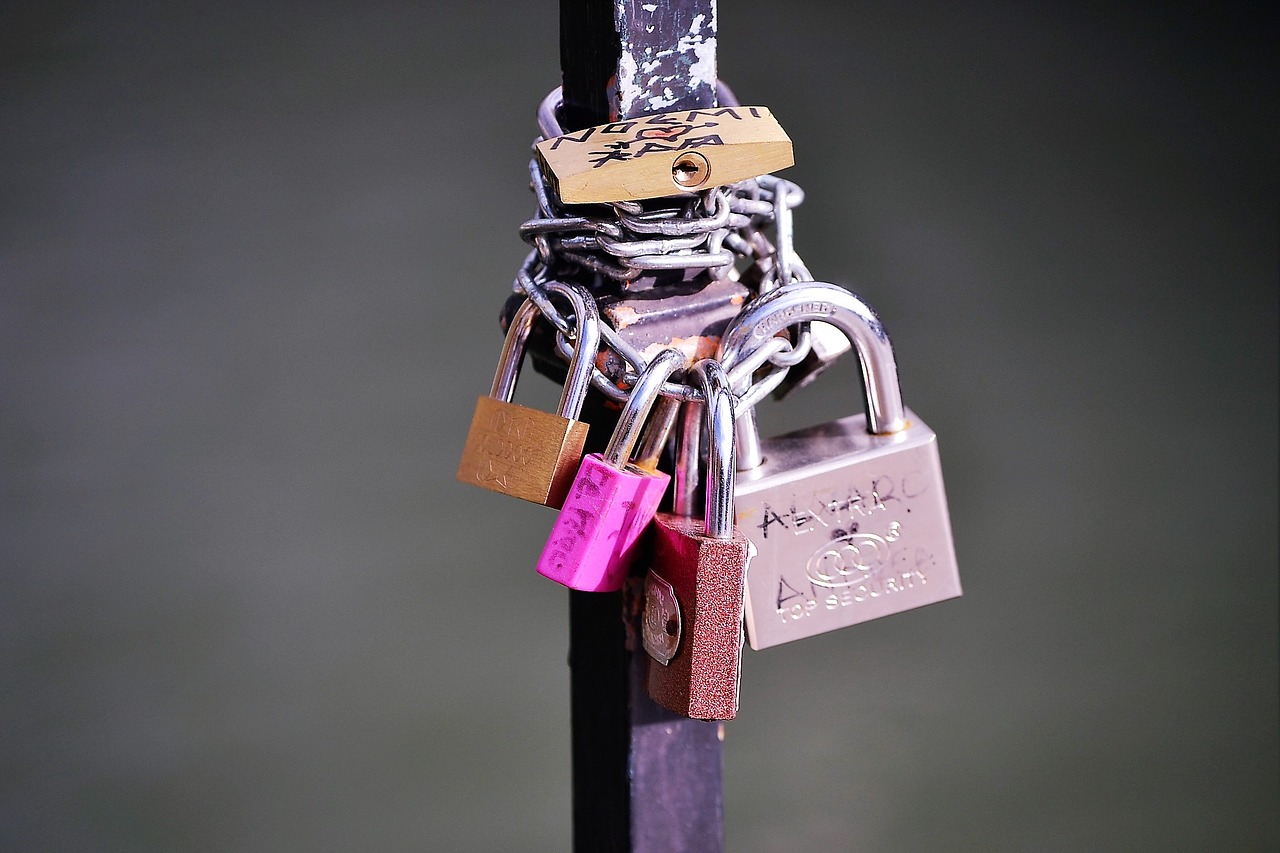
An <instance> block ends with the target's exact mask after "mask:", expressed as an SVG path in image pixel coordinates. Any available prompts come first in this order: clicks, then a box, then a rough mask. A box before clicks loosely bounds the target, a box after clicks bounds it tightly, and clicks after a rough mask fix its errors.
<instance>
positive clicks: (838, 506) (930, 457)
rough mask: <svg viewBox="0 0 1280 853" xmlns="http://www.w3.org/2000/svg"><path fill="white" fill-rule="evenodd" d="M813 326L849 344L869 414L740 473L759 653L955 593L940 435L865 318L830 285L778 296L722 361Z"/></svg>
mask: <svg viewBox="0 0 1280 853" xmlns="http://www.w3.org/2000/svg"><path fill="white" fill-rule="evenodd" d="M806 320H807V321H811V322H813V321H820V322H823V323H828V324H830V325H831V326H834V327H835V328H837V329H839V330H840V331H841V332H843V333H844V335H845V336H846V337H847V338H848V339H849V340H850V342H852V344H853V346H854V349H855V350H856V351H857V354H858V358H859V360H860V362H861V366H862V379H863V384H864V387H865V389H866V414H859V415H851V416H849V417H845V418H841V419H840V420H837V421H832V422H831V423H826V424H821V425H819V426H813V427H808V428H806V429H802V430H798V431H796V432H791V433H787V434H786V435H780V436H775V437H773V438H766V439H761V440H760V441H759V447H760V452H761V455H762V456H763V462H762V463H761V464H759V465H758V466H756V467H754V468H752V469H750V470H746V471H739V472H738V478H737V486H736V489H735V508H736V513H737V522H738V527H739V528H740V529H741V530H742V532H743V533H745V534H746V535H747V536H748V537H749V538H750V539H751V541H752V542H753V543H754V544H755V546H756V551H757V554H756V557H755V559H754V560H753V562H752V566H751V571H750V573H748V575H747V593H746V602H745V611H746V612H745V616H746V623H747V636H748V638H749V640H750V642H751V647H752V648H754V649H763V648H767V647H769V646H776V645H778V644H780V643H786V642H790V641H791V640H799V639H802V638H804V637H809V636H812V635H814V634H819V633H822V632H824V631H831V630H834V629H836V628H843V627H846V626H849V625H855V624H857V623H859V622H866V621H868V620H870V619H877V618H879V617H881V616H888V615H890V614H893V613H899V612H901V611H904V610H909V609H912V608H915V607H921V606H923V605H926V604H933V603H934V602H937V601H942V600H944V599H948V598H954V597H956V596H958V595H960V592H961V591H960V575H959V571H958V569H957V567H956V558H955V549H954V546H953V545H952V541H951V521H950V518H949V516H948V513H947V498H946V493H945V492H944V490H943V485H942V466H941V463H940V461H939V458H938V442H937V436H935V435H934V432H933V430H931V429H929V427H927V426H926V425H925V424H924V422H923V421H921V420H920V419H919V417H917V416H916V415H915V414H914V413H913V412H911V411H909V410H907V409H905V408H904V407H903V405H902V394H901V391H900V390H899V387H898V371H897V364H896V361H895V359H894V355H893V347H892V345H891V344H890V342H889V337H888V335H887V334H886V333H885V330H884V326H883V325H882V324H881V323H880V320H879V318H878V317H877V316H876V314H875V312H874V311H872V310H871V308H870V306H868V305H867V304H866V303H865V302H863V301H862V300H861V299H859V298H858V297H857V296H855V295H854V294H852V293H850V292H849V291H847V290H845V289H844V288H842V287H837V286H836V285H833V284H826V283H822V282H813V281H806V282H795V283H792V284H788V285H784V286H782V287H780V288H778V289H776V290H774V291H771V292H770V293H768V294H767V295H765V296H762V297H761V298H760V299H758V300H756V301H755V302H754V303H753V304H752V305H750V306H748V308H747V309H746V310H745V311H743V313H742V314H741V315H740V316H739V317H738V319H737V320H735V321H734V323H733V324H732V325H731V326H730V327H729V329H728V330H726V332H725V335H724V338H723V342H722V345H721V356H720V358H721V361H723V362H724V363H725V364H726V365H727V366H732V365H733V364H734V363H735V362H737V361H740V360H741V359H743V358H745V357H746V356H748V355H750V353H751V352H753V351H754V350H755V349H756V348H758V347H760V346H762V345H764V343H765V342H767V341H768V340H769V339H770V338H772V337H773V336H774V335H775V334H777V333H778V332H780V331H782V330H783V329H786V328H787V327H789V326H792V325H794V324H796V323H801V322H804V321H806ZM750 423H753V421H751V420H749V419H744V418H740V419H739V424H740V425H743V424H750Z"/></svg>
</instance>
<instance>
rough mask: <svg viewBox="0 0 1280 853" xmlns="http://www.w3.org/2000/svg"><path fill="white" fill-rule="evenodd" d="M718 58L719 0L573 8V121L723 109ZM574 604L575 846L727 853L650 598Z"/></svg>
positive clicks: (564, 37)
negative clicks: (653, 630)
mask: <svg viewBox="0 0 1280 853" xmlns="http://www.w3.org/2000/svg"><path fill="white" fill-rule="evenodd" d="M715 58H716V11H715V0H652V2H644V1H643V0H561V2H560V62H561V71H562V73H563V94H564V104H563V108H562V111H561V116H560V119H561V124H562V126H563V127H564V128H565V130H578V129H581V128H584V127H589V126H591V125H594V124H602V123H604V122H607V121H610V120H613V119H618V118H635V117H638V116H641V115H647V114H651V113H659V112H667V111H671V110H680V109H696V108H702V107H710V106H714V105H715V89H716V61H715ZM694 333H695V334H696V333H697V332H694ZM593 423H594V422H593ZM694 428H695V429H696V428H697V427H696V426H695V427H694ZM607 432H608V428H607V426H606V425H604V424H596V428H595V429H593V430H592V441H593V442H597V441H598V442H600V443H603V438H604V435H603V434H606V433H607ZM694 464H695V466H696V460H695V462H694ZM695 479H696V475H695ZM680 481H681V482H685V480H684V478H683V477H681V478H680ZM569 595H570V600H569V666H570V669H571V690H572V696H571V714H572V722H573V843H574V850H575V851H577V853H681V851H688V853H720V851H723V849H724V821H723V810H724V809H723V796H722V785H721V740H722V738H723V727H722V726H721V725H720V724H718V723H714V722H702V721H699V720H689V719H686V718H684V717H681V716H679V715H676V714H672V713H671V712H669V711H667V710H666V709H665V708H662V707H661V706H659V705H657V704H655V703H654V702H653V701H651V700H650V699H649V697H648V696H647V695H646V693H645V688H644V684H645V667H646V665H647V659H648V658H647V655H646V654H645V652H644V649H643V647H642V645H641V643H640V639H639V638H640V623H639V619H640V610H641V605H642V602H643V596H642V593H640V592H639V591H638V590H635V591H633V590H630V589H629V590H626V591H624V592H621V593H605V594H601V593H586V592H577V591H571V592H570V593H569Z"/></svg>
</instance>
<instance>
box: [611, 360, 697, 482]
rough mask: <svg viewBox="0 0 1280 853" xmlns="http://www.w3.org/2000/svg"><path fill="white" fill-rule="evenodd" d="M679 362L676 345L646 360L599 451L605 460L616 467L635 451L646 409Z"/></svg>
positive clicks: (620, 466) (626, 461)
mask: <svg viewBox="0 0 1280 853" xmlns="http://www.w3.org/2000/svg"><path fill="white" fill-rule="evenodd" d="M682 366H684V353H682V352H680V351H679V350H677V349H664V350H663V351H662V352H660V353H658V354H657V355H656V356H654V359H653V361H651V362H649V366H648V367H646V368H645V369H644V372H643V373H641V374H640V378H639V379H637V380H636V384H635V386H634V387H633V388H632V389H631V396H629V397H628V398H627V402H626V405H624V406H623V407H622V414H620V415H619V416H618V425H617V427H615V428H614V430H613V434H612V435H611V436H609V443H608V444H607V445H606V446H605V448H604V453H603V454H601V455H602V457H603V459H604V461H605V462H606V463H608V464H609V465H611V466H612V467H614V468H618V469H623V468H625V467H626V465H627V463H628V462H629V461H630V460H631V454H632V453H634V452H635V447H636V442H637V441H639V439H640V433H641V431H642V429H643V428H644V424H645V421H647V420H648V419H649V412H650V411H651V410H652V409H653V405H654V403H656V402H658V397H659V396H660V394H659V392H660V391H661V390H662V385H663V383H665V382H666V381H667V380H668V379H669V378H670V377H671V374H672V373H675V372H676V370H678V369H679V368H681V367H682Z"/></svg>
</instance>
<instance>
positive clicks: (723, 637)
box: [642, 359, 751, 720]
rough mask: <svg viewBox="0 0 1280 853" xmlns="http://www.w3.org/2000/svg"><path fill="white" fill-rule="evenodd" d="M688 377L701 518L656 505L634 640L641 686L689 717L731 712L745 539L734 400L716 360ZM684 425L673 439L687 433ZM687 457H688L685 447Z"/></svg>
mask: <svg viewBox="0 0 1280 853" xmlns="http://www.w3.org/2000/svg"><path fill="white" fill-rule="evenodd" d="M691 376H692V378H693V379H694V380H695V381H696V382H697V384H698V385H699V387H700V388H701V389H702V393H703V395H704V396H705V397H706V400H707V403H706V410H705V418H706V421H707V437H708V441H709V443H710V444H709V448H708V452H707V471H708V476H707V486H706V507H705V512H704V516H705V517H704V518H701V519H699V518H692V517H689V516H683V515H674V514H671V513H658V515H657V516H656V517H655V519H654V545H653V547H654V555H653V568H652V569H651V570H650V572H649V575H648V577H646V579H645V613H644V623H643V632H642V636H643V640H644V647H645V650H646V651H647V652H648V653H649V656H650V657H651V658H652V660H650V661H649V666H648V670H649V671H648V677H647V688H648V692H649V696H650V697H651V698H652V699H653V700H654V701H655V702H657V703H658V704H659V705H662V706H663V707H664V708H667V709H669V710H671V711H674V712H676V713H677V714H683V715H685V716H687V717H693V718H694V719H699V720H731V719H733V717H734V716H735V715H736V714H737V712H738V681H739V673H740V670H741V660H742V638H743V633H742V601H743V592H744V589H745V586H746V575H747V565H748V563H749V562H750V560H751V545H750V543H749V542H748V541H747V539H746V537H745V536H743V535H742V533H741V531H739V530H738V529H737V527H735V526H734V523H733V486H734V477H735V471H736V459H735V444H734V404H733V394H732V393H731V392H730V390H729V382H728V378H727V377H726V376H725V372H724V368H723V367H721V366H720V363H719V362H717V361H714V360H712V359H705V360H703V361H700V362H698V363H697V364H696V365H694V367H693V370H692V371H691ZM690 432H692V433H694V435H696V429H695V430H692V431H688V430H687V431H686V433H685V435H684V436H682V441H684V442H689V441H696V438H693V437H692V436H691V435H690ZM687 455H691V456H693V457H694V458H693V459H692V460H690V461H689V464H691V465H695V466H696V465H697V458H696V455H695V454H687Z"/></svg>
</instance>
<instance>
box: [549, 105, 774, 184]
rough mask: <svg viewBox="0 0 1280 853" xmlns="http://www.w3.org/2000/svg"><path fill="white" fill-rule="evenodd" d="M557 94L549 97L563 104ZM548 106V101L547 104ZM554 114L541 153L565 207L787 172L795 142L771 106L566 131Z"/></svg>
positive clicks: (708, 109) (698, 112)
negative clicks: (782, 170) (561, 131)
mask: <svg viewBox="0 0 1280 853" xmlns="http://www.w3.org/2000/svg"><path fill="white" fill-rule="evenodd" d="M558 98H559V94H558V91H557V92H552V93H551V95H549V96H548V98H547V100H548V101H550V100H558ZM545 104H546V101H544V106H545ZM544 113H545V114H546V118H547V121H546V122H545V123H546V124H550V125H553V126H552V127H544V128H543V133H544V134H546V135H547V137H548V138H547V139H545V140H543V141H542V142H539V143H538V144H537V146H536V148H535V150H536V152H537V157H538V162H539V164H540V167H541V168H542V172H543V174H544V175H545V176H546V178H547V183H548V184H550V186H551V188H552V189H553V190H554V191H555V193H556V195H557V196H559V198H560V201H561V202H563V203H564V204H597V203H601V202H617V201H638V200H641V199H649V198H663V197H667V196H679V195H688V194H691V193H695V192H698V191H700V190H704V189H707V188H708V187H712V186H724V185H728V184H732V183H735V182H737V181H741V180H745V179H747V178H754V177H756V176H757V175H763V174H765V173H767V172H775V171H778V170H779V169H785V168H787V167H788V166H791V165H792V164H794V162H795V158H794V156H793V154H792V146H791V138H790V137H788V136H787V133H786V131H784V130H783V129H782V126H781V125H779V124H778V120H777V119H775V118H774V117H773V113H771V112H769V110H768V108H767V107H750V106H748V107H743V106H737V105H733V106H719V107H705V108H703V109H691V110H681V111H679V112H673V113H662V114H658V115H647V116H637V117H636V118H628V119H622V120H619V121H614V122H610V123H608V124H602V125H597V126H595V127H588V128H586V129H584V130H579V131H575V132H573V133H567V134H566V133H560V132H559V131H560V130H561V128H560V127H559V123H558V121H556V120H555V110H554V108H552V109H544V110H541V111H539V118H540V119H541V118H543V114H544Z"/></svg>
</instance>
